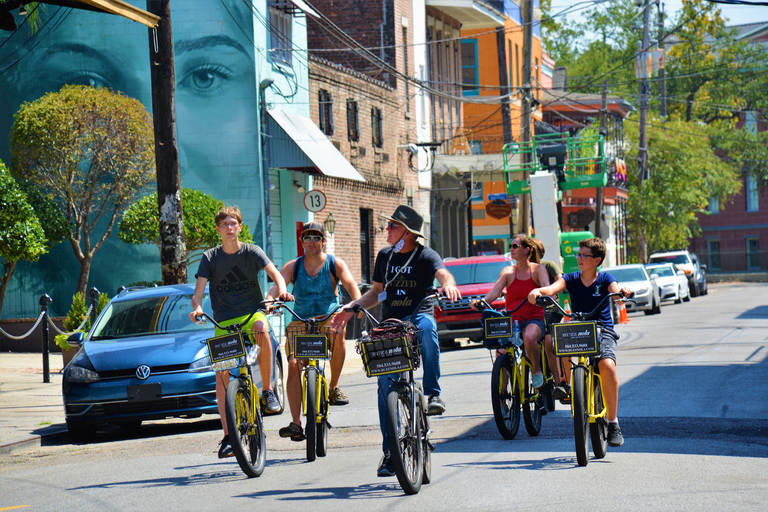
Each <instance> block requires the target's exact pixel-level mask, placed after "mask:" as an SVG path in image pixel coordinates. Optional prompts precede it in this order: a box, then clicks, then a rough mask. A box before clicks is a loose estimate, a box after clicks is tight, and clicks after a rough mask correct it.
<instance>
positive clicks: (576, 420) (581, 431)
mask: <svg viewBox="0 0 768 512" xmlns="http://www.w3.org/2000/svg"><path fill="white" fill-rule="evenodd" d="M571 390H572V393H573V396H572V397H571V402H572V407H573V436H574V440H575V442H576V461H577V462H578V464H579V466H586V465H587V463H588V462H589V437H587V428H588V425H589V411H588V410H587V376H586V369H585V368H584V367H583V366H577V367H575V368H574V369H573V380H572V382H571Z"/></svg>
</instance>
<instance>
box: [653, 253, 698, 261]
mask: <svg viewBox="0 0 768 512" xmlns="http://www.w3.org/2000/svg"><path fill="white" fill-rule="evenodd" d="M651 263H690V261H688V256H686V255H685V254H661V255H659V256H651Z"/></svg>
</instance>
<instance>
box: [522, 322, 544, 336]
mask: <svg viewBox="0 0 768 512" xmlns="http://www.w3.org/2000/svg"><path fill="white" fill-rule="evenodd" d="M530 324H534V325H538V326H539V330H540V331H541V335H542V336H544V320H542V319H540V318H533V319H531V320H523V321H522V322H521V323H520V337H521V338H524V337H525V329H527V328H528V326H529V325H530Z"/></svg>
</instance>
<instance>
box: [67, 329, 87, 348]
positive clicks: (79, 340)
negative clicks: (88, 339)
mask: <svg viewBox="0 0 768 512" xmlns="http://www.w3.org/2000/svg"><path fill="white" fill-rule="evenodd" d="M84 339H85V333H84V332H82V331H77V332H73V333H72V334H70V335H69V337H68V338H67V343H69V344H70V345H72V346H75V347H79V346H80V345H82V344H83V340H84Z"/></svg>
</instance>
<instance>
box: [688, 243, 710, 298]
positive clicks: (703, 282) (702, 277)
mask: <svg viewBox="0 0 768 512" xmlns="http://www.w3.org/2000/svg"><path fill="white" fill-rule="evenodd" d="M691 260H693V265H694V266H695V267H696V282H697V283H698V285H699V295H706V294H707V293H709V290H708V289H707V266H706V265H705V264H703V263H701V262H700V261H699V257H698V256H696V255H695V254H694V253H691Z"/></svg>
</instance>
